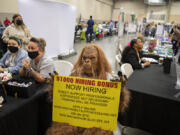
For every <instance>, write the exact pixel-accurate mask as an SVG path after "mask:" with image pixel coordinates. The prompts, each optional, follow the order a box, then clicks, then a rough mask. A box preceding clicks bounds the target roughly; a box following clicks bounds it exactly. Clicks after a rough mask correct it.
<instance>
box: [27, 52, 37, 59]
mask: <svg viewBox="0 0 180 135" xmlns="http://www.w3.org/2000/svg"><path fill="white" fill-rule="evenodd" d="M38 55H39V52H38V51H35V52H28V56H29V58H31V59H35V58H36V57H37V56H38Z"/></svg>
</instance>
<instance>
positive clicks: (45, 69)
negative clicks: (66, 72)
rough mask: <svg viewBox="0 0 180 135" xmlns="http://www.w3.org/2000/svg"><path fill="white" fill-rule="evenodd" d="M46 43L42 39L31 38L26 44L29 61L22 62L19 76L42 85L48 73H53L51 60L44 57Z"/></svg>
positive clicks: (53, 68)
mask: <svg viewBox="0 0 180 135" xmlns="http://www.w3.org/2000/svg"><path fill="white" fill-rule="evenodd" d="M45 46H46V42H45V40H44V39H42V38H39V39H38V38H35V37H33V38H31V39H30V42H29V44H28V56H29V57H30V59H31V60H28V59H26V60H24V61H23V62H22V68H21V69H20V71H19V74H20V76H29V77H32V78H34V79H35V80H36V81H37V82H40V83H43V82H45V80H46V78H48V77H49V73H53V72H54V71H55V67H54V64H53V60H52V59H50V58H48V57H47V56H46V55H45Z"/></svg>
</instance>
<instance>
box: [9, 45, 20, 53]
mask: <svg viewBox="0 0 180 135" xmlns="http://www.w3.org/2000/svg"><path fill="white" fill-rule="evenodd" d="M8 49H9V51H10V52H11V53H16V52H17V51H18V50H19V49H18V47H15V46H8Z"/></svg>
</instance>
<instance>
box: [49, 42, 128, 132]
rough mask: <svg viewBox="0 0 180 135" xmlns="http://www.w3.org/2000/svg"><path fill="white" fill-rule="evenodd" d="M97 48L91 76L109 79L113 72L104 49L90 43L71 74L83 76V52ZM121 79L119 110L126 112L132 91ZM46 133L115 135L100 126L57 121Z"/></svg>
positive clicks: (50, 96) (51, 93) (50, 91)
mask: <svg viewBox="0 0 180 135" xmlns="http://www.w3.org/2000/svg"><path fill="white" fill-rule="evenodd" d="M90 48H95V49H96V50H97V52H98V54H97V57H98V59H97V61H98V62H97V66H98V67H97V69H96V70H95V74H92V77H90V78H96V79H101V80H107V76H106V73H110V74H112V70H111V67H110V65H109V63H108V61H107V59H106V57H105V55H104V53H103V51H102V50H101V49H100V48H99V47H98V46H97V45H88V46H86V47H85V48H84V49H83V50H82V52H81V54H80V57H79V59H78V61H77V62H76V64H75V65H74V68H73V72H72V74H71V76H78V77H83V76H84V71H83V63H84V62H83V60H82V59H83V54H84V52H85V50H86V49H90ZM53 78H54V77H53V75H52V80H51V87H50V88H49V89H48V91H49V99H50V101H51V102H52V98H53V97H52V96H53ZM120 81H121V82H122V86H121V87H122V88H121V97H120V105H119V111H120V112H125V110H126V109H127V107H128V103H129V100H130V93H129V91H128V90H127V89H126V88H125V80H124V78H123V77H121V79H120ZM46 135H113V132H111V131H106V130H102V129H99V128H89V129H86V128H80V127H76V126H71V125H68V124H64V123H57V122H53V123H52V125H51V127H50V128H49V129H48V130H47V132H46Z"/></svg>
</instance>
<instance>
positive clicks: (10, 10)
mask: <svg viewBox="0 0 180 135" xmlns="http://www.w3.org/2000/svg"><path fill="white" fill-rule="evenodd" d="M17 5H18V4H17V0H0V20H2V21H3V20H4V19H5V17H8V18H9V19H11V18H12V15H13V14H14V13H18V6H17Z"/></svg>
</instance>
